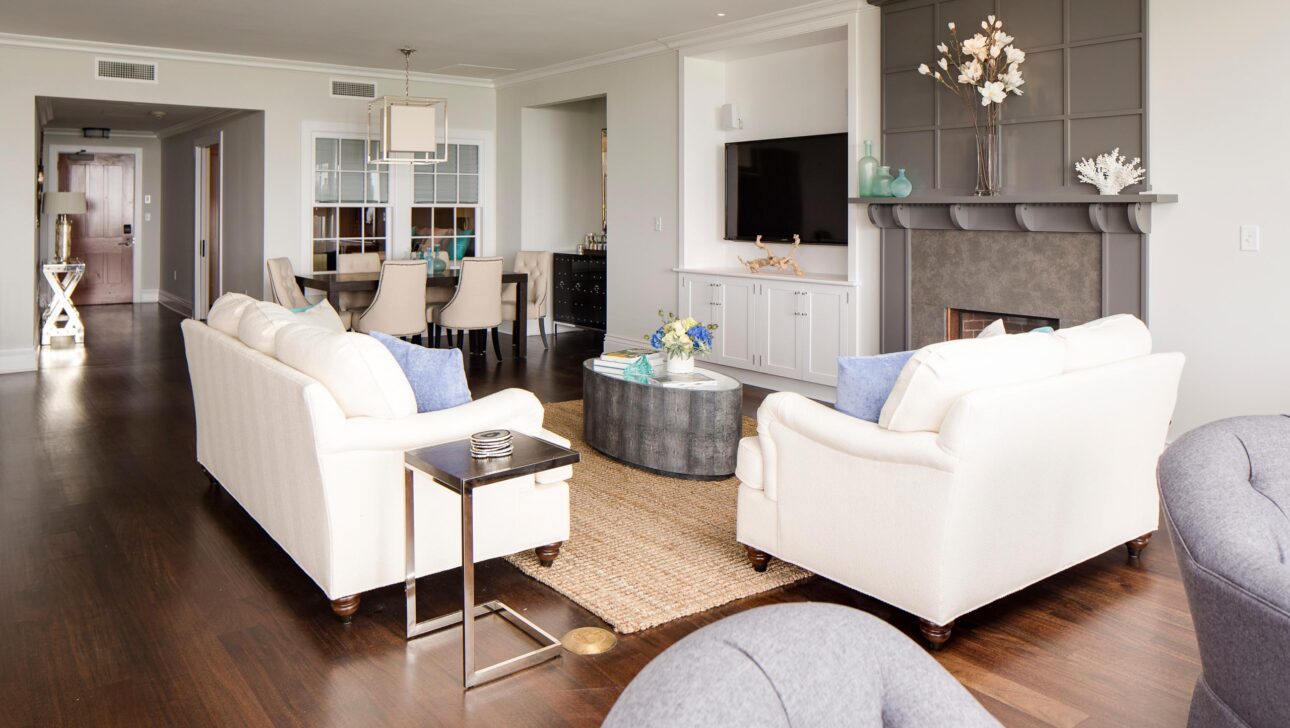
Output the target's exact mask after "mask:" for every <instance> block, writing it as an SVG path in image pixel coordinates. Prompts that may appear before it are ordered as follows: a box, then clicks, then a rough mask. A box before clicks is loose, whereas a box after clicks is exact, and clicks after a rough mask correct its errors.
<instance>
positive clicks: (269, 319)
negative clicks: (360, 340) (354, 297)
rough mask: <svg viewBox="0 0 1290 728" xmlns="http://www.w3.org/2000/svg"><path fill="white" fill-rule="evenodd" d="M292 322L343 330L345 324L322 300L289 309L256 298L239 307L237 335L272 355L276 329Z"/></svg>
mask: <svg viewBox="0 0 1290 728" xmlns="http://www.w3.org/2000/svg"><path fill="white" fill-rule="evenodd" d="M295 323H298V324H303V325H306V326H312V327H315V328H320V329H323V330H326V331H334V332H343V331H344V330H345V324H343V323H341V320H340V316H338V315H337V314H336V311H335V309H333V308H332V307H331V304H329V303H327V302H326V301H322V302H321V303H319V304H318V305H316V306H311V307H310V308H309V309H308V310H307V311H303V312H301V313H292V312H291V309H288V308H283V307H282V306H279V305H278V304H276V303H270V302H268V301H256V302H255V303H254V304H252V305H250V306H247V307H246V308H245V309H244V310H243V313H242V319H241V320H240V321H239V322H238V326H237V338H238V339H240V340H241V341H242V343H243V344H246V345H247V346H249V347H251V348H252V349H255V350H256V351H258V352H260V353H262V354H267V355H269V356H276V355H277V353H276V352H277V349H276V347H275V345H274V339H275V337H276V336H277V335H278V330H279V329H281V328H282V327H284V326H286V325H288V324H295Z"/></svg>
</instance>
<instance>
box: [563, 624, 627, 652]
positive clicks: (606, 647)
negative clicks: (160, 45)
mask: <svg viewBox="0 0 1290 728" xmlns="http://www.w3.org/2000/svg"><path fill="white" fill-rule="evenodd" d="M560 642H561V643H563V644H564V649H566V650H568V651H570V652H572V653H573V654H575V655H599V654H600V653H602V652H608V651H610V650H612V649H614V645H616V644H618V635H616V634H614V633H613V632H610V631H609V630H607V629H601V628H599V627H579V628H577V629H571V630H569V632H568V633H567V634H565V636H564V639H561V640H560Z"/></svg>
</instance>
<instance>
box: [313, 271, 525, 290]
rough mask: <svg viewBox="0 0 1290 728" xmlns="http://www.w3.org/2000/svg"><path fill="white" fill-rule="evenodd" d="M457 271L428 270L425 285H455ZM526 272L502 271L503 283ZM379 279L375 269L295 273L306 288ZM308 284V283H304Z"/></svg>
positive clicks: (364, 284) (372, 283)
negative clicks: (361, 271) (368, 271)
mask: <svg viewBox="0 0 1290 728" xmlns="http://www.w3.org/2000/svg"><path fill="white" fill-rule="evenodd" d="M458 277H459V276H458V273H457V271H454V270H446V271H441V272H438V273H435V272H434V271H430V272H428V273H427V274H426V285H429V286H456V285H457V278H458ZM528 278H529V274H528V273H513V272H512V273H503V274H502V282H503V283H519V282H520V281H527V280H528ZM380 280H381V274H380V273H379V272H376V271H372V272H371V273H297V274H296V282H298V283H300V284H301V285H302V286H305V287H308V288H322V289H330V288H336V289H342V288H344V289H365V288H366V289H373V290H375V288H376V284H377V283H378V282H379V281H380ZM306 284H308V285H306Z"/></svg>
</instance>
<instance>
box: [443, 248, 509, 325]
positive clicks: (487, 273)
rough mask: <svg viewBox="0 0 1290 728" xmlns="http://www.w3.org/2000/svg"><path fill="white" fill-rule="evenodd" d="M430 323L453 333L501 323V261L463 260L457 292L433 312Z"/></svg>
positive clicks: (495, 259)
mask: <svg viewBox="0 0 1290 728" xmlns="http://www.w3.org/2000/svg"><path fill="white" fill-rule="evenodd" d="M434 317H435V320H434V322H435V323H437V324H439V325H440V326H443V327H444V328H448V329H454V330H457V331H472V330H476V329H491V328H494V327H496V326H498V325H499V324H501V323H502V259H501V258H463V259H462V261H461V277H460V278H459V279H458V281H457V293H456V295H454V296H453V297H452V300H451V301H449V302H448V303H446V304H444V307H443V308H441V309H437V310H435V311H434Z"/></svg>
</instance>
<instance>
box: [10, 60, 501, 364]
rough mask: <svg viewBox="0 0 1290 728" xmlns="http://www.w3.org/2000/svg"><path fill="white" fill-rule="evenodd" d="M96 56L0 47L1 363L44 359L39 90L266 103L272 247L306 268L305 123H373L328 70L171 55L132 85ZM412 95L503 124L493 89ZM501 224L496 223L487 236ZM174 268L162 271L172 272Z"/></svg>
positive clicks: (452, 115)
mask: <svg viewBox="0 0 1290 728" xmlns="http://www.w3.org/2000/svg"><path fill="white" fill-rule="evenodd" d="M108 55H110V54H108ZM95 56H96V53H95V52H93V51H92V50H90V51H77V50H66V49H55V48H36V47H16V46H3V47H0V88H3V89H4V91H5V104H4V106H3V108H2V109H0V169H4V170H7V173H6V174H4V175H0V254H3V259H4V260H5V262H6V264H5V266H3V267H0V371H14V370H21V369H32V368H34V367H35V343H36V341H37V339H36V328H37V326H36V322H37V316H38V312H37V310H36V272H35V271H36V266H37V258H36V248H37V243H36V232H35V225H34V215H33V212H34V210H33V206H34V203H33V200H34V197H35V184H36V183H35V178H36V172H35V166H34V162H33V160H35V159H36V157H37V149H36V114H35V97H36V96H57V97H71V98H88V99H104V100H114V101H141V102H155V103H167V104H187V105H192V106H213V107H220V108H233V109H257V110H263V111H264V112H265V115H264V148H265V160H264V185H265V190H266V199H265V214H264V254H265V256H266V257H275V256H286V257H289V258H291V259H292V260H293V261H294V262H295V264H296V265H298V266H301V267H304V265H305V264H306V262H307V261H306V259H305V249H306V245H305V237H304V236H305V233H306V232H307V231H305V230H302V221H303V220H304V219H305V218H304V216H303V215H302V214H301V200H302V177H303V175H302V145H301V143H300V138H301V133H302V131H301V130H302V126H303V125H304V124H305V123H306V122H317V121H322V122H330V123H337V124H345V125H351V126H354V127H359V128H361V127H362V126H363V125H364V124H365V123H366V111H367V106H366V103H364V102H363V101H361V100H356V99H339V98H331V97H330V95H329V78H331V77H332V76H335V75H337V74H336V73H334V72H331V71H328V70H322V71H317V72H314V71H307V70H297V69H287V68H273V67H259V66H250V65H227V64H222V63H211V62H204V61H198V60H171V59H163V60H161V61H160V62H159V63H160V69H159V72H158V79H159V83H156V84H149V83H131V82H121V81H99V80H96V79H95V78H94V75H93V63H94V58H95ZM376 80H377V88H378V93H401V92H402V88H403V83H402V81H401V80H397V81H396V80H393V79H384V78H382V79H376ZM412 93H413V94H416V95H426V96H442V97H445V98H447V99H448V107H449V124H450V127H449V128H450V131H451V129H452V128H453V127H454V126H455V127H457V128H467V129H493V128H494V125H495V124H494V122H495V117H494V115H495V111H496V106H495V103H494V99H495V95H494V91H493V90H492V89H488V88H480V87H474V86H461V85H454V84H444V83H431V82H426V81H421V80H414V81H413V83H412ZM485 164H486V165H487V164H488V163H487V161H486V162H485ZM23 170H26V171H27V173H24V172H23ZM492 171H493V170H492V168H491V167H486V169H485V174H486V176H487V179H486V181H485V185H486V186H487V185H489V184H491V182H490V181H488V180H495V177H496V175H493V174H490V173H491V172H492ZM488 217H489V216H488V215H487V214H486V216H485V222H486V223H487V222H488V219H487V218H488ZM494 227H495V226H494V225H491V224H489V225H487V227H485V235H486V236H487V235H488V234H489V232H488V231H489V230H491V229H493V228H494ZM404 244H405V245H406V243H404ZM487 244H488V242H487V240H486V241H485V245H487ZM168 273H169V272H168V271H166V270H162V271H161V277H162V279H164V278H165V277H166V275H167V274H168ZM180 275H181V276H182V275H183V273H182V272H181V273H180ZM190 277H191V274H190Z"/></svg>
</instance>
